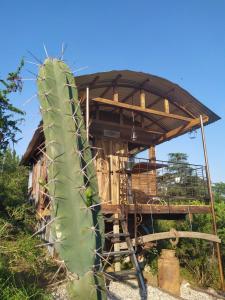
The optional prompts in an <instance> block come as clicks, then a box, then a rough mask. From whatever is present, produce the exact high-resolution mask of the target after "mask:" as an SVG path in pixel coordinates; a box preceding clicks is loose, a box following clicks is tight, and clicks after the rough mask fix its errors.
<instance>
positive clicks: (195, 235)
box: [120, 230, 221, 249]
mask: <svg viewBox="0 0 225 300" xmlns="http://www.w3.org/2000/svg"><path fill="white" fill-rule="evenodd" d="M175 238H192V239H201V240H206V241H210V242H215V243H221V239H220V238H219V237H218V236H217V235H214V234H209V233H203V232H194V231H176V230H173V231H172V230H171V231H167V232H159V233H153V234H147V235H143V236H141V237H139V238H138V240H137V243H138V244H139V245H141V244H145V243H149V242H154V241H159V240H165V239H175ZM132 243H133V245H134V244H135V240H134V239H132ZM120 249H127V244H126V243H125V242H124V243H120Z"/></svg>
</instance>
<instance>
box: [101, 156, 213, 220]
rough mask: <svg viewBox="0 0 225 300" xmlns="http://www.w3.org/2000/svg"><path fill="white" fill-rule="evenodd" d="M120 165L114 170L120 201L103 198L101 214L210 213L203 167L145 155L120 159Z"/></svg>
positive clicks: (164, 214) (171, 214)
mask: <svg viewBox="0 0 225 300" xmlns="http://www.w3.org/2000/svg"><path fill="white" fill-rule="evenodd" d="M119 166H120V168H119V169H118V170H117V171H116V172H115V173H114V174H115V176H119V182H120V184H119V201H110V202H105V201H103V202H102V205H101V208H102V212H103V213H104V214H115V213H120V212H121V210H125V211H126V213H128V214H145V215H147V214H154V215H163V216H164V217H166V216H169V215H170V216H171V217H172V216H173V215H174V216H175V215H181V216H185V215H187V214H208V213H211V206H210V205H209V195H208V188H207V178H206V175H205V167H204V166H201V165H193V164H188V163H180V162H171V161H170V162H166V161H159V160H154V161H150V160H147V159H144V158H132V159H131V160H129V158H127V159H126V160H124V158H122V159H120V158H119ZM116 174H117V175H116Z"/></svg>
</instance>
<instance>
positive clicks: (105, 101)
mask: <svg viewBox="0 0 225 300" xmlns="http://www.w3.org/2000/svg"><path fill="white" fill-rule="evenodd" d="M91 100H92V101H95V102H97V103H103V104H106V105H111V106H116V107H120V108H124V109H128V110H132V111H138V112H144V113H149V114H153V115H157V116H162V117H166V118H170V119H176V120H181V121H186V122H190V121H192V120H193V119H192V118H187V117H184V116H180V115H175V114H170V113H166V112H163V111H159V110H155V109H149V108H144V107H140V106H137V105H131V104H127V103H123V102H116V101H113V100H110V99H105V98H100V97H97V98H92V99H91Z"/></svg>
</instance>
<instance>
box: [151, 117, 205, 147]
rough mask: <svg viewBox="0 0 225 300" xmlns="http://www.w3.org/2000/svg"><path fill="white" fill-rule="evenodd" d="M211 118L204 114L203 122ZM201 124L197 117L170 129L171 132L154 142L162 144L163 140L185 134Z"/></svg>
mask: <svg viewBox="0 0 225 300" xmlns="http://www.w3.org/2000/svg"><path fill="white" fill-rule="evenodd" d="M208 120H209V118H208V117H207V116H204V118H203V122H204V123H205V122H207V121H208ZM199 124H200V119H199V118H196V119H193V120H191V121H190V122H189V123H188V124H185V125H182V126H179V127H177V128H175V129H172V130H170V131H169V132H167V133H165V134H164V135H163V136H161V137H160V138H159V139H158V140H155V141H154V143H155V145H157V144H160V143H162V142H165V141H168V140H170V139H172V138H174V137H176V136H178V135H180V134H183V133H185V132H187V131H189V130H191V129H192V128H193V127H195V126H197V125H199Z"/></svg>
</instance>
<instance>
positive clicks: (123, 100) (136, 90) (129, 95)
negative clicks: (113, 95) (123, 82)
mask: <svg viewBox="0 0 225 300" xmlns="http://www.w3.org/2000/svg"><path fill="white" fill-rule="evenodd" d="M148 81H149V78H147V79H145V80H144V81H142V83H141V84H140V85H139V86H138V87H137V88H135V89H134V90H133V91H132V92H130V94H128V95H127V96H126V97H125V98H123V99H122V100H121V102H126V101H127V100H128V99H129V98H130V97H132V96H134V95H135V94H136V93H137V92H138V91H139V90H140V89H142V88H143V87H144V85H145V84H146V83H147V82H148Z"/></svg>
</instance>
